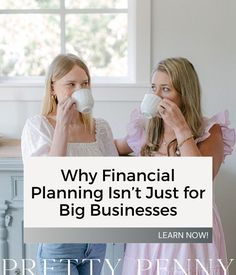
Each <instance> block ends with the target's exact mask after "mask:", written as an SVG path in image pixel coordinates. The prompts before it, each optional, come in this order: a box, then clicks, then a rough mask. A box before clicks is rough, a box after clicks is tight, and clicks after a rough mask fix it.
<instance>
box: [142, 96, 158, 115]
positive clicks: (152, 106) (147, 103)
mask: <svg viewBox="0 0 236 275" xmlns="http://www.w3.org/2000/svg"><path fill="white" fill-rule="evenodd" d="M160 101H161V99H160V97H158V96H157V95H155V94H145V95H144V98H143V100H142V102H141V107H140V108H141V113H142V114H143V115H144V116H145V117H147V118H148V119H150V118H153V117H155V116H157V114H158V113H157V111H158V105H159V103H160Z"/></svg>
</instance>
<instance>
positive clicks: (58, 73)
mask: <svg viewBox="0 0 236 275" xmlns="http://www.w3.org/2000/svg"><path fill="white" fill-rule="evenodd" d="M75 65H77V66H78V67H80V68H81V69H83V70H84V71H85V73H86V75H87V77H88V84H89V87H90V84H91V78H90V73H89V69H88V67H87V65H86V64H85V63H84V62H83V60H81V59H80V58H79V57H78V56H76V55H74V54H59V55H57V56H56V57H55V58H54V60H53V61H52V63H51V65H50V66H49V69H48V72H47V75H46V79H45V95H44V100H43V106H42V115H44V116H48V115H50V114H54V113H56V110H57V104H58V101H57V98H56V97H55V96H53V95H52V84H53V82H54V81H57V80H59V79H61V78H62V77H63V76H65V75H66V74H67V73H69V72H70V71H71V70H72V68H73V67H74V66H75ZM81 116H82V120H83V123H84V125H85V127H86V129H88V130H89V131H92V129H93V117H92V114H90V113H88V114H81Z"/></svg>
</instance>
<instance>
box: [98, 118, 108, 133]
mask: <svg viewBox="0 0 236 275" xmlns="http://www.w3.org/2000/svg"><path fill="white" fill-rule="evenodd" d="M95 123H96V128H97V129H96V130H100V131H107V129H110V128H111V127H110V125H109V123H108V122H107V121H106V120H105V119H104V118H95Z"/></svg>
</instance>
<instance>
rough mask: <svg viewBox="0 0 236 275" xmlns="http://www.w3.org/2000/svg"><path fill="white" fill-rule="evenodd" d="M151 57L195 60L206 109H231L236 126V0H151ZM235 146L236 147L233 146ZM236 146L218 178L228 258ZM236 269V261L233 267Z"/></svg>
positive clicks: (234, 224)
mask: <svg viewBox="0 0 236 275" xmlns="http://www.w3.org/2000/svg"><path fill="white" fill-rule="evenodd" d="M152 5H153V6H152V62H153V64H155V63H156V62H157V61H158V60H160V59H162V58H166V57H172V56H184V57H187V58H189V59H190V60H191V61H192V63H193V64H194V65H195V67H196V69H197V71H198V74H199V78H200V81H201V84H202V90H203V98H202V103H203V111H204V113H205V114H207V115H213V114H215V113H217V112H220V111H222V110H225V109H228V110H229V111H230V120H231V123H232V126H233V127H234V128H235V127H236V108H235V107H236V92H235V91H236V82H235V76H236V50H235V49H236V36H235V26H236V1H235V0H227V1H225V0H208V1H206V0H197V1H196V0H175V1H173V0H165V1H162V0H153V1H152ZM235 149H236V148H235ZM235 167H236V152H234V155H233V156H231V157H229V158H227V159H226V163H225V164H224V165H223V166H222V168H221V171H220V173H219V175H218V177H217V180H216V183H215V184H216V202H217V205H218V207H219V211H220V214H221V219H222V223H223V227H224V231H225V237H226V242H227V251H228V257H229V258H234V259H235V258H236V237H235V232H236V218H235V217H236V216H235V211H236V202H235V201H236V200H235V199H236V170H235ZM230 274H232V275H234V274H236V263H235V262H234V263H233V264H232V269H231V273H230Z"/></svg>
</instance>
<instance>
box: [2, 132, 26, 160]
mask: <svg viewBox="0 0 236 275" xmlns="http://www.w3.org/2000/svg"><path fill="white" fill-rule="evenodd" d="M0 157H1V158H6V157H7V158H8V157H9V158H15V157H21V147H20V139H11V138H6V137H1V138H0Z"/></svg>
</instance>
